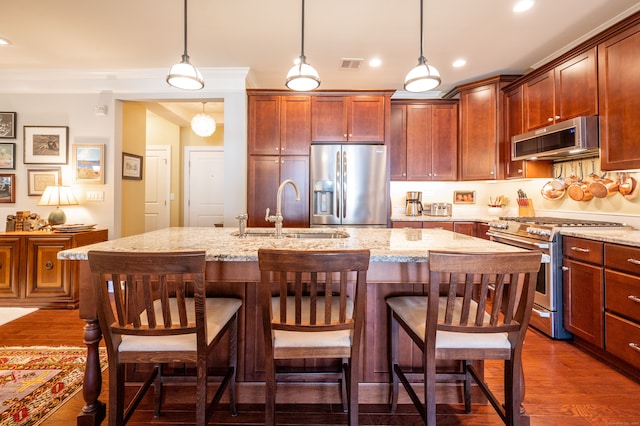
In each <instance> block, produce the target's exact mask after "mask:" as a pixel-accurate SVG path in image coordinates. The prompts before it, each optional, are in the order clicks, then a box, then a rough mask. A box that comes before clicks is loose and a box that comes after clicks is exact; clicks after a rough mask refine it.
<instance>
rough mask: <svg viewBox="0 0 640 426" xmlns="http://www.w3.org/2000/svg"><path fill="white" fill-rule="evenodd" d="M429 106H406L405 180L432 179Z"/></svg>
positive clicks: (431, 116) (430, 111)
mask: <svg viewBox="0 0 640 426" xmlns="http://www.w3.org/2000/svg"><path fill="white" fill-rule="evenodd" d="M432 119H433V115H432V106H431V105H407V180H419V181H422V180H431V179H432V176H433V174H432V161H433V159H432V155H433V151H432V149H431V142H432V140H431V126H432Z"/></svg>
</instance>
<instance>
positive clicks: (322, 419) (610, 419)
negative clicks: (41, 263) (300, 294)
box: [0, 310, 640, 426]
mask: <svg viewBox="0 0 640 426" xmlns="http://www.w3.org/2000/svg"><path fill="white" fill-rule="evenodd" d="M83 326H84V322H83V321H81V320H80V319H79V318H78V311H77V310H76V311H69V310H39V311H37V312H34V313H32V314H29V315H27V316H25V317H23V318H20V319H17V320H15V321H12V322H10V323H8V324H5V325H3V326H0V346H37V345H44V346H83V341H82V327H83ZM523 357H524V369H525V377H526V396H525V400H524V407H525V409H526V410H527V412H528V413H529V415H530V418H531V424H532V425H549V426H551V425H554V426H555V425H576V426H578V425H634V424H635V425H640V408H639V407H640V384H639V383H637V382H635V381H633V380H631V379H629V378H627V377H625V376H624V375H623V374H621V373H619V372H618V371H616V370H614V369H612V368H611V367H609V366H607V365H606V364H604V363H602V362H600V361H598V360H596V359H594V358H592V357H591V356H589V355H587V354H586V353H584V352H583V351H581V350H580V349H578V348H576V347H574V346H573V345H571V344H570V343H568V342H561V341H554V340H551V339H548V338H547V337H545V336H543V335H541V334H540V333H538V332H536V331H534V330H530V331H529V332H528V334H527V340H526V343H525V348H524V354H523ZM103 378H104V382H103V391H102V394H101V396H100V399H101V400H102V401H107V392H106V389H107V386H108V381H107V378H108V377H107V373H106V372H105V373H104V374H103ZM486 379H487V381H488V382H489V383H499V382H500V380H501V367H500V365H499V364H497V363H487V364H486ZM168 394H169V395H168V396H167V399H168V400H167V403H166V404H165V408H166V416H165V417H163V418H162V419H157V420H153V419H152V415H151V412H150V411H149V410H148V409H147V407H149V404H147V403H145V405H144V406H143V407H141V408H142V410H140V409H139V410H140V411H139V412H138V413H136V415H135V416H134V419H133V420H132V421H131V422H130V423H129V424H130V425H148V424H150V423H153V424H156V423H157V424H164V425H184V424H189V421H190V420H189V419H190V418H191V416H192V413H191V412H189V406H188V404H184V403H182V399H183V398H181V397H185V396H186V397H188V396H189V392H187V391H184V392H180V391H178V392H168ZM83 405H84V401H83V399H82V393H81V392H80V393H78V394H77V395H76V396H75V397H74V398H72V400H70V401H69V402H67V403H66V404H65V405H63V406H62V407H61V408H60V409H58V411H56V412H55V413H54V414H53V416H52V417H50V418H49V419H48V420H47V421H46V422H45V423H44V424H45V425H46V426H69V425H75V417H76V415H77V413H78V412H80V410H81V409H82V406H83ZM262 410H263V407H262V406H261V405H259V404H241V405H240V406H239V411H240V414H239V415H238V416H237V417H232V416H231V415H230V414H229V411H228V410H227V409H226V407H223V408H221V409H220V410H218V412H217V413H216V414H214V418H213V419H212V421H211V423H210V424H212V425H259V424H261V423H262V419H263V411H262ZM105 423H106V422H105ZM278 424H282V425H320V424H330V425H334V424H346V417H345V415H344V414H342V412H341V409H340V407H338V406H335V405H315V404H313V405H310V404H307V405H287V404H283V405H280V404H279V405H278ZM360 424H362V425H413V424H416V425H419V424H422V423H421V421H420V418H419V416H418V415H417V414H416V412H415V410H414V408H413V407H412V406H410V405H402V406H401V407H400V409H399V410H398V413H397V414H396V415H394V416H391V415H390V414H389V412H388V408H387V407H386V406H384V405H361V406H360ZM438 424H439V425H455V424H463V425H499V424H501V422H500V419H499V418H498V416H497V415H496V414H495V413H494V412H493V411H492V409H491V408H490V406H487V405H474V406H473V412H472V414H470V415H465V414H463V413H462V412H461V407H460V406H446V405H439V406H438Z"/></svg>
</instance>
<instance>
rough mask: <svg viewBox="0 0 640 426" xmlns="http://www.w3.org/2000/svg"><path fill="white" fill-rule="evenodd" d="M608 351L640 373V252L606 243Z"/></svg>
mask: <svg viewBox="0 0 640 426" xmlns="http://www.w3.org/2000/svg"><path fill="white" fill-rule="evenodd" d="M604 265H605V289H606V297H605V330H606V333H605V349H606V351H607V352H608V353H610V354H612V355H614V356H615V357H617V358H619V359H621V360H622V361H624V362H625V363H627V364H629V365H630V366H631V367H632V368H634V369H636V371H637V372H638V373H640V248H636V247H626V246H621V245H618V244H609V243H606V244H605V247H604Z"/></svg>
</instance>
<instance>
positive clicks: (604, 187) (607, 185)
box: [589, 173, 619, 198]
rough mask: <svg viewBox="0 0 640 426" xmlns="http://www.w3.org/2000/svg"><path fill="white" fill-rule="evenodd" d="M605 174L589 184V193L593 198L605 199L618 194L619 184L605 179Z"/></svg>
mask: <svg viewBox="0 0 640 426" xmlns="http://www.w3.org/2000/svg"><path fill="white" fill-rule="evenodd" d="M606 175H607V174H606V173H605V174H603V175H602V177H601V178H600V179H596V180H594V181H593V182H591V183H590V184H589V191H590V192H591V193H592V194H593V196H594V197H598V198H607V197H611V196H612V195H615V194H616V193H617V192H618V186H619V183H618V181H617V180H615V181H614V180H612V179H609V178H607V177H606Z"/></svg>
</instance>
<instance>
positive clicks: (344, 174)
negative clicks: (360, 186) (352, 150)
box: [342, 151, 348, 219]
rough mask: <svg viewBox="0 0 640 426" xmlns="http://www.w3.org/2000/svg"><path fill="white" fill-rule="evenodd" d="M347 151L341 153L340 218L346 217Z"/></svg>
mask: <svg viewBox="0 0 640 426" xmlns="http://www.w3.org/2000/svg"><path fill="white" fill-rule="evenodd" d="M347 175H348V173H347V152H346V151H344V152H343V153H342V218H343V219H344V218H346V217H347Z"/></svg>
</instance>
